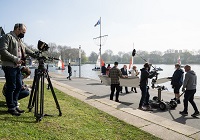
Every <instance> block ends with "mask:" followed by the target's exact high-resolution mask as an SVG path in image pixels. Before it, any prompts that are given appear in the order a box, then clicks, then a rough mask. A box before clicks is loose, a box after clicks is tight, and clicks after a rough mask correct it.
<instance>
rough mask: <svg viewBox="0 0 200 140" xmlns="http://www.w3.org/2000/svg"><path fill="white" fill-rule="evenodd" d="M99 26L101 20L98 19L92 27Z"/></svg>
mask: <svg viewBox="0 0 200 140" xmlns="http://www.w3.org/2000/svg"><path fill="white" fill-rule="evenodd" d="M100 24H101V19H99V20H98V21H97V23H96V24H95V25H94V27H96V26H97V25H100Z"/></svg>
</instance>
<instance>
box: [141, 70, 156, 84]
mask: <svg viewBox="0 0 200 140" xmlns="http://www.w3.org/2000/svg"><path fill="white" fill-rule="evenodd" d="M140 71H141V75H140V86H141V87H143V86H147V85H148V78H153V77H154V76H155V75H156V72H154V73H149V71H148V70H146V69H145V68H142V69H140Z"/></svg>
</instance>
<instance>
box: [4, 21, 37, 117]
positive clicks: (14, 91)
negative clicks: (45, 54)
mask: <svg viewBox="0 0 200 140" xmlns="http://www.w3.org/2000/svg"><path fill="white" fill-rule="evenodd" d="M25 33H26V26H25V25H24V24H22V23H17V24H15V26H14V30H13V31H11V32H10V33H7V34H5V35H3V36H2V37H1V38H0V55H1V61H2V69H3V71H4V73H5V79H6V83H7V84H6V85H7V90H6V104H7V107H8V113H10V114H12V115H15V116H20V115H21V113H23V112H24V110H20V109H19V108H18V107H17V101H18V96H19V92H20V90H21V88H22V78H21V70H20V69H21V68H20V67H21V65H23V64H24V63H25V53H27V54H30V55H31V54H33V51H31V50H30V49H28V48H27V47H26V46H25V44H24V43H23V42H22V38H23V37H24V35H25Z"/></svg>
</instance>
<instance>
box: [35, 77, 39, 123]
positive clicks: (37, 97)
mask: <svg viewBox="0 0 200 140" xmlns="http://www.w3.org/2000/svg"><path fill="white" fill-rule="evenodd" d="M39 82H40V77H39V76H38V77H37V80H36V85H35V95H34V99H35V101H34V103H35V112H34V116H35V117H36V120H37V121H38V118H40V114H39V113H38V112H39V110H38V105H39V102H38V100H39Z"/></svg>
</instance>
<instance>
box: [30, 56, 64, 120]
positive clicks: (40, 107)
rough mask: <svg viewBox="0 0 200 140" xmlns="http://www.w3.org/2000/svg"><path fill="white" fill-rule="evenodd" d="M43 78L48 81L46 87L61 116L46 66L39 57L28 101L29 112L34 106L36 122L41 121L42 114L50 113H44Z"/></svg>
mask: <svg viewBox="0 0 200 140" xmlns="http://www.w3.org/2000/svg"><path fill="white" fill-rule="evenodd" d="M45 78H46V79H47V81H48V88H50V89H51V92H52V95H53V98H54V101H55V103H56V108H57V109H58V111H59V116H62V112H61V110H60V105H59V103H58V100H57V98H56V94H55V92H54V89H53V86H52V83H51V80H50V77H49V74H48V68H47V69H46V68H45V67H44V60H43V59H41V60H39V66H38V68H37V69H35V73H34V80H33V85H32V90H31V94H30V99H29V103H28V109H29V112H31V110H32V108H33V107H34V106H35V112H34V116H35V118H36V121H37V122H39V121H41V120H42V118H43V117H44V116H50V115H47V114H44V80H45Z"/></svg>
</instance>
